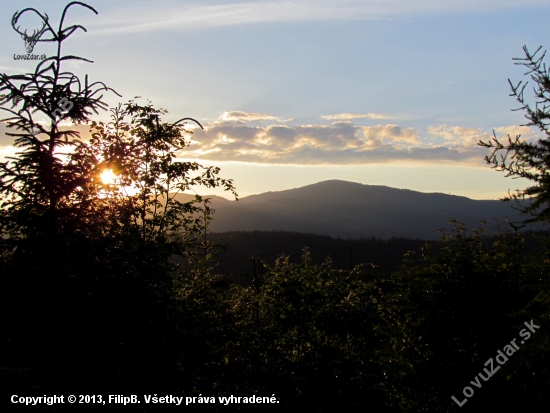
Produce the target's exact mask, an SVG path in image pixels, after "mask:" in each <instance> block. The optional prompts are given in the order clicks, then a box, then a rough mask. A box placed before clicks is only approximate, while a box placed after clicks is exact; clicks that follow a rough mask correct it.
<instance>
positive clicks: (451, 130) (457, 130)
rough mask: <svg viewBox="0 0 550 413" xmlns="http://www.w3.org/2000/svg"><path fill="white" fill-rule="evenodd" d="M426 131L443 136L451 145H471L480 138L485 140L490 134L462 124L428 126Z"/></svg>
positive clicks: (475, 143)
mask: <svg viewBox="0 0 550 413" xmlns="http://www.w3.org/2000/svg"><path fill="white" fill-rule="evenodd" d="M428 133H429V134H430V135H432V136H437V137H441V138H443V139H444V140H445V141H446V143H447V145H449V146H452V147H472V146H474V145H477V143H478V142H479V141H480V140H484V141H487V140H489V139H490V136H489V134H488V133H487V132H485V131H484V130H483V129H482V128H467V127H463V126H447V125H438V126H429V127H428Z"/></svg>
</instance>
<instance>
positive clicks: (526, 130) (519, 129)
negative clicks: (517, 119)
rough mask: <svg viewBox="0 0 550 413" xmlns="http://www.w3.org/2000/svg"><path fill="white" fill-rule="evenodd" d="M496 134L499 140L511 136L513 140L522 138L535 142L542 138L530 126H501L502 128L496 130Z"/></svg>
mask: <svg viewBox="0 0 550 413" xmlns="http://www.w3.org/2000/svg"><path fill="white" fill-rule="evenodd" d="M494 132H495V135H496V136H497V138H499V139H501V138H503V137H505V136H510V137H511V138H512V139H513V138H515V137H516V136H520V137H521V139H524V140H526V141H529V142H530V141H535V140H537V139H540V138H542V136H541V135H540V133H538V132H537V131H536V130H535V129H533V128H530V127H528V126H519V125H512V126H501V127H498V128H495V130H494Z"/></svg>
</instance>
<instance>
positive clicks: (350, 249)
mask: <svg viewBox="0 0 550 413" xmlns="http://www.w3.org/2000/svg"><path fill="white" fill-rule="evenodd" d="M208 239H209V240H210V241H213V242H214V243H216V244H222V245H229V246H230V249H229V251H225V252H222V253H221V254H219V256H217V257H216V258H215V259H214V263H217V267H216V271H218V272H219V273H222V274H228V275H232V276H233V278H234V279H237V280H239V281H246V277H245V275H244V274H245V273H248V274H250V273H251V268H252V264H251V261H250V258H251V256H252V255H255V256H256V257H257V258H260V257H261V258H262V260H263V261H264V262H266V263H268V264H269V265H271V266H273V264H274V262H275V260H276V259H277V258H278V257H280V256H281V255H282V254H284V255H287V256H289V258H290V261H291V262H299V261H300V260H301V257H302V254H303V248H304V247H306V246H307V247H308V249H309V251H310V253H311V259H312V261H313V263H314V264H322V263H323V262H324V261H325V259H326V258H327V257H329V258H330V259H331V261H332V265H333V267H334V268H341V269H349V268H353V267H354V266H355V265H357V264H360V263H365V264H374V265H375V266H376V270H375V271H374V272H375V273H388V272H391V271H394V270H395V269H396V268H397V267H398V266H399V265H401V264H402V261H403V255H404V254H405V253H406V252H407V251H415V252H416V253H417V254H416V257H417V258H419V256H420V252H419V251H420V248H421V247H422V246H424V245H425V244H426V241H423V240H419V239H415V240H413V239H404V238H392V239H389V240H380V239H374V238H369V239H354V240H350V239H346V240H344V239H338V238H331V237H327V236H323V235H313V234H304V233H298V232H285V231H251V232H245V231H232V232H223V233H217V232H214V233H211V234H209V235H208Z"/></svg>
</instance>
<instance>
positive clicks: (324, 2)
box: [86, 0, 550, 34]
mask: <svg viewBox="0 0 550 413" xmlns="http://www.w3.org/2000/svg"><path fill="white" fill-rule="evenodd" d="M205 3H207V2H203V3H199V4H196V5H190V4H189V3H185V4H184V5H181V6H179V5H176V4H175V3H174V2H171V1H167V2H163V1H156V2H154V3H153V2H151V3H149V4H147V3H146V4H144V5H136V6H132V7H128V6H127V7H124V8H119V9H115V10H113V11H112V12H111V13H110V14H109V15H108V16H107V17H102V19H101V21H100V23H98V22H97V19H96V20H94V19H90V20H89V22H86V25H87V27H90V28H91V27H95V29H94V30H92V31H91V33H92V34H93V33H95V34H98V33H104V34H108V33H116V32H121V33H135V32H147V31H153V30H164V31H166V30H169V31H174V30H177V31H183V30H192V29H197V28H204V27H215V26H229V25H242V24H251V23H267V22H292V21H295V22H298V21H319V20H337V19H339V20H343V19H347V20H378V19H390V18H394V17H399V16H402V15H407V14H411V13H425V12H457V11H458V12H465V11H490V10H500V9H505V8H512V7H514V8H519V7H529V6H548V5H549V4H550V0H523V1H521V2H518V1H517V0H499V1H494V0H446V1H441V0H418V1H410V0H345V1H343V0H303V1H292V0H281V1H253V2H248V1H240V2H231V3H229V2H228V3H225V4H205ZM178 6H179V7H178Z"/></svg>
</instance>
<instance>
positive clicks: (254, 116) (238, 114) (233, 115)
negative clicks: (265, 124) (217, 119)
mask: <svg viewBox="0 0 550 413" xmlns="http://www.w3.org/2000/svg"><path fill="white" fill-rule="evenodd" d="M221 118H222V120H224V121H231V120H238V121H243V122H250V121H256V120H275V121H278V122H289V121H291V120H292V119H281V118H278V117H276V116H271V115H265V114H263V113H247V112H243V111H242V110H234V111H231V112H224V113H223V114H222V116H221Z"/></svg>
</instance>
